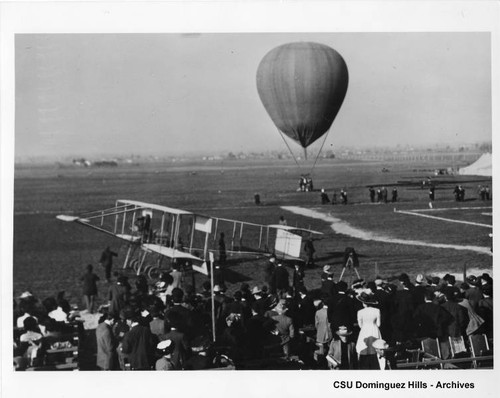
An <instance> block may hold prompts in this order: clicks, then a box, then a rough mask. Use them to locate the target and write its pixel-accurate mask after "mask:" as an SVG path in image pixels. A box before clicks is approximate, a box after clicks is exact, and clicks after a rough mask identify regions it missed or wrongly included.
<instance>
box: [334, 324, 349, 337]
mask: <svg viewBox="0 0 500 398" xmlns="http://www.w3.org/2000/svg"><path fill="white" fill-rule="evenodd" d="M335 333H337V334H338V335H339V336H350V335H351V334H352V330H350V329H349V328H348V327H347V326H339V327H338V329H337V330H336V331H335Z"/></svg>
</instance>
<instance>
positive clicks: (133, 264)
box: [130, 259, 140, 272]
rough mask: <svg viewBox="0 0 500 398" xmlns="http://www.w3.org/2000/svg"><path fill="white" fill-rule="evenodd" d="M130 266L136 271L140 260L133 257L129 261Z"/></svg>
mask: <svg viewBox="0 0 500 398" xmlns="http://www.w3.org/2000/svg"><path fill="white" fill-rule="evenodd" d="M130 266H131V267H132V268H133V269H134V271H135V272H137V270H138V269H139V266H140V261H139V260H138V259H134V260H132V261H131V262H130Z"/></svg>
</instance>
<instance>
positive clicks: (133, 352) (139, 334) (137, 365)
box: [121, 315, 158, 370]
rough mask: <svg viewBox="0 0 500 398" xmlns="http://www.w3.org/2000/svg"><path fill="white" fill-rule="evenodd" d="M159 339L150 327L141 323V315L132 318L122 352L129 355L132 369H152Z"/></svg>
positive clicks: (124, 338)
mask: <svg viewBox="0 0 500 398" xmlns="http://www.w3.org/2000/svg"><path fill="white" fill-rule="evenodd" d="M157 344H158V340H157V338H156V336H155V335H154V334H152V333H151V331H150V330H149V327H147V326H143V325H141V324H140V315H134V316H133V317H132V319H131V320H130V331H128V332H127V333H126V334H125V336H123V340H122V348H121V350H122V352H123V353H124V354H126V355H127V357H128V360H129V363H130V367H131V369H132V370H150V369H151V368H152V367H153V365H154V364H155V357H154V354H155V349H156V345H157Z"/></svg>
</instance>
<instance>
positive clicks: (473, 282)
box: [465, 275, 481, 286]
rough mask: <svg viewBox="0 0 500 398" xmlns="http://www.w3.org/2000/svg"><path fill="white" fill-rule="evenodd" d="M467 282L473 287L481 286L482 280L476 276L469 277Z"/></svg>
mask: <svg viewBox="0 0 500 398" xmlns="http://www.w3.org/2000/svg"><path fill="white" fill-rule="evenodd" d="M465 281H466V282H467V283H468V284H469V285H472V286H479V285H480V283H481V280H480V279H478V278H477V277H476V276H474V275H469V276H468V277H467V278H465Z"/></svg>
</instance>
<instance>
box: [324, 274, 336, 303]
mask: <svg viewBox="0 0 500 398" xmlns="http://www.w3.org/2000/svg"><path fill="white" fill-rule="evenodd" d="M323 273H324V275H325V278H324V279H322V281H321V297H323V298H324V299H325V300H326V301H329V300H332V299H333V298H334V297H335V295H336V293H337V289H336V287H335V282H334V281H333V272H332V270H331V266H330V265H325V266H324V267H323Z"/></svg>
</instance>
